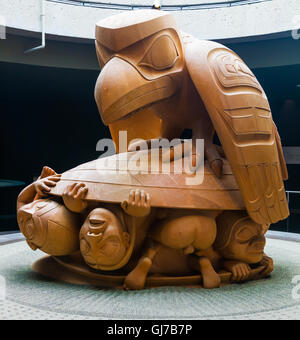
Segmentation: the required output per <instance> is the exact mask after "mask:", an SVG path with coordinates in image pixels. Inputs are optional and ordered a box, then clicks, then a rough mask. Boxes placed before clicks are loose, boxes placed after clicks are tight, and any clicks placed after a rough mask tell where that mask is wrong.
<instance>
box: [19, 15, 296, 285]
mask: <svg viewBox="0 0 300 340" xmlns="http://www.w3.org/2000/svg"><path fill="white" fill-rule="evenodd" d="M96 50H97V55H98V59H99V63H100V65H101V73H100V76H99V78H98V80H97V84H96V89H95V99H96V102H97V105H98V108H99V112H100V115H101V117H102V120H103V122H104V124H106V125H108V126H109V128H110V131H111V135H112V138H113V140H114V142H115V143H116V148H117V151H118V152H125V153H120V154H119V155H115V156H111V157H110V158H109V159H100V160H96V161H93V162H90V163H87V164H83V165H81V166H79V167H77V168H75V169H73V170H70V171H67V172H65V173H64V174H62V175H61V176H60V175H57V174H56V173H55V172H54V171H53V170H51V169H49V168H44V170H43V173H42V174H41V177H40V178H39V180H38V181H37V182H35V183H33V184H32V185H31V186H29V187H27V188H26V189H25V190H24V191H23V192H22V193H21V194H20V197H19V199H18V222H19V225H20V229H21V231H22V232H23V233H24V235H25V236H26V238H27V242H28V244H29V245H30V247H31V248H32V249H37V248H39V249H41V250H43V251H44V252H46V253H47V254H49V255H51V256H52V257H49V258H46V259H43V260H41V261H38V263H36V264H35V265H34V269H35V270H36V271H38V272H40V273H42V274H44V275H47V276H50V277H53V278H59V279H61V280H66V281H69V282H74V283H90V284H97V285H106V286H114V287H119V286H123V287H124V288H126V289H142V288H144V287H145V286H160V285H170V284H171V285H172V284H176V285H195V284H198V285H202V286H203V287H205V288H216V287H219V286H220V285H222V284H223V283H225V282H240V281H246V280H250V279H258V278H262V277H266V276H268V275H269V274H270V273H271V272H272V270H273V262H272V259H271V258H269V257H268V256H266V255H265V254H264V247H265V236H264V234H265V232H266V231H267V230H268V228H269V225H270V224H271V223H275V222H277V221H279V220H282V219H285V218H286V217H287V216H288V214H289V210H288V205H287V201H286V196H285V189H284V185H283V180H285V179H286V178H287V169H286V164H285V160H284V157H283V152H282V147H281V142H280V137H279V135H278V132H277V129H276V126H275V124H274V122H273V120H272V115H271V110H270V107H269V103H268V100H267V97H266V95H265V93H264V91H263V89H262V87H261V86H260V84H259V82H258V81H257V79H256V78H255V76H254V75H253V73H252V72H251V70H250V69H249V68H248V67H247V66H246V65H245V64H244V62H243V61H242V60H241V59H240V58H239V57H238V56H237V55H236V54H235V53H234V52H232V51H231V50H229V49H228V48H226V47H224V46H222V45H220V44H217V43H214V42H209V41H200V40H197V39H195V38H193V37H192V36H189V35H187V34H185V33H181V32H179V30H178V28H177V26H176V23H175V20H174V18H173V17H172V15H171V14H169V13H167V12H162V11H156V10H147V11H132V12H126V13H124V14H121V15H117V16H113V17H109V18H107V19H105V20H102V21H101V22H99V23H98V24H97V26H96ZM185 129H191V130H192V147H191V148H190V149H191V150H190V151H191V152H190V153H189V154H186V153H185V152H183V151H182V144H181V143H180V144H179V145H178V146H179V148H178V150H179V154H180V156H182V157H179V159H178V152H177V151H178V150H177V146H175V147H174V148H173V150H172V152H171V169H170V173H169V174H167V175H166V174H164V173H162V172H161V171H160V170H159V171H158V173H155V174H152V173H150V172H149V173H148V172H147V171H146V173H143V174H141V173H138V174H135V175H133V174H132V171H131V170H132V169H130V167H129V168H128V167H127V169H126V170H125V171H124V170H123V171H120V169H116V168H113V167H107V165H106V166H105V164H104V163H105V161H107V160H108V163H109V162H112V161H113V160H114V161H116V160H118V161H121V162H122V157H123V156H124V155H127V156H130V157H132V156H138V157H140V156H141V155H143V157H144V158H142V157H141V159H144V160H147V162H146V163H147V164H146V165H145V166H146V167H148V165H149V163H148V162H150V163H151V161H152V163H153V162H154V163H155V162H156V163H157V164H156V165H157V166H158V167H156V169H160V168H161V166H162V163H164V161H165V152H164V150H159V155H160V158H159V159H158V160H156V161H155V160H154V161H153V159H152V158H151V151H153V150H151V148H150V150H144V151H143V150H140V149H142V146H145V141H144V140H146V145H147V146H149V147H150V146H151V145H152V143H151V141H153V140H154V139H156V140H162V139H167V140H172V139H174V138H180V136H181V134H182V132H183V131H184V130H185ZM120 131H127V137H128V141H127V142H128V143H129V149H128V150H127V149H126V150H124V147H123V145H122V144H121V141H120V140H119V132H120ZM215 132H216V133H217V135H218V137H219V139H220V142H221V145H222V147H220V146H216V145H215V144H214V142H213V138H214V134H215ZM198 139H203V140H204V155H205V166H204V181H203V182H202V183H201V184H197V185H194V186H188V185H187V184H186V181H185V180H186V179H187V178H189V177H191V176H192V175H191V174H189V173H186V172H183V173H182V174H177V173H176V171H175V170H174V169H175V167H176V164H177V163H178V162H181V161H182V158H183V159H185V158H190V160H191V162H192V163H193V164H194V165H196V169H197V167H198V168H199V167H201V166H202V165H201V164H200V163H199V159H201V155H199V151H198V150H197V148H196V147H195V146H196V145H197V142H196V141H197V140H198ZM183 144H184V145H185V143H183ZM139 150H140V151H139ZM183 150H184V148H183ZM127 151H130V152H129V153H126V152H127ZM130 157H129V158H130ZM142 163H143V162H142ZM147 169H148V168H147Z"/></svg>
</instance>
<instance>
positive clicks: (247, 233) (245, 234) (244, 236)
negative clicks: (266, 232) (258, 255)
mask: <svg viewBox="0 0 300 340" xmlns="http://www.w3.org/2000/svg"><path fill="white" fill-rule="evenodd" d="M254 236H255V235H254V233H253V231H251V230H250V229H249V228H243V229H242V230H240V231H239V232H238V234H237V235H236V239H237V240H238V241H239V242H241V243H247V242H249V241H250V240H251V239H252V237H254Z"/></svg>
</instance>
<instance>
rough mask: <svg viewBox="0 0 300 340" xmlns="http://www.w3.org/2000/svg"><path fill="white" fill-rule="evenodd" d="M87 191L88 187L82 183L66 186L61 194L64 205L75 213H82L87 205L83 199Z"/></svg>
mask: <svg viewBox="0 0 300 340" xmlns="http://www.w3.org/2000/svg"><path fill="white" fill-rule="evenodd" d="M87 193H88V188H87V187H86V186H85V184H84V183H74V184H72V185H70V186H68V187H67V189H66V190H65V192H64V193H63V195H62V197H63V200H64V204H65V206H66V207H67V208H68V209H69V210H71V211H73V212H75V213H82V212H83V211H84V210H85V209H86V207H87V202H86V201H85V200H84V198H85V197H86V195H87Z"/></svg>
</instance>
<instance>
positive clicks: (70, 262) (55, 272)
mask: <svg viewBox="0 0 300 340" xmlns="http://www.w3.org/2000/svg"><path fill="white" fill-rule="evenodd" d="M32 269H33V271H34V272H36V273H38V274H40V275H42V276H44V277H46V278H49V279H51V280H55V281H61V282H67V283H71V284H77V285H90V286H94V287H103V288H116V289H122V288H123V283H124V279H125V276H126V275H125V274H110V273H103V272H96V271H93V270H92V269H90V268H89V267H87V266H86V265H85V264H84V263H81V262H80V261H75V260H74V258H73V257H72V256H63V257H52V256H47V257H43V258H41V259H40V260H38V261H36V262H35V263H34V264H33V265H32ZM263 269H264V267H263V266H260V267H257V268H255V269H252V272H251V275H250V276H249V278H248V279H247V281H250V280H258V279H261V278H262V276H261V275H260V273H261V272H262V271H263ZM219 276H220V279H221V286H224V285H226V284H230V283H232V281H231V273H229V272H225V271H222V272H219ZM201 283H202V277H201V275H189V276H163V275H152V276H149V277H148V278H147V281H146V285H145V287H146V288H154V287H163V286H183V287H199V288H201V287H202V285H201Z"/></svg>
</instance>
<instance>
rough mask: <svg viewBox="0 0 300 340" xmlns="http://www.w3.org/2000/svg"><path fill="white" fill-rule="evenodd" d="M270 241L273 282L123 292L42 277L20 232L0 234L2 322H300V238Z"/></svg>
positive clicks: (272, 236) (273, 236)
mask: <svg viewBox="0 0 300 340" xmlns="http://www.w3.org/2000/svg"><path fill="white" fill-rule="evenodd" d="M268 237H269V240H268V242H267V249H266V252H267V253H268V255H270V256H272V257H273V258H274V261H275V271H274V273H273V274H272V277H271V278H270V279H266V280H261V281H253V282H249V283H245V284H239V285H237V284H235V285H229V286H225V287H223V288H221V289H216V290H204V289H199V288H198V289H197V288H181V287H163V288H157V289H147V290H143V291H139V292H124V291H116V290H110V289H96V288H93V287H87V286H76V285H70V284H65V283H60V282H53V281H50V280H47V279H45V278H42V277H40V276H38V275H36V274H34V273H33V272H32V270H31V268H30V267H31V264H32V263H33V262H34V261H36V260H37V259H39V258H41V257H42V256H44V255H43V254H42V253H41V252H39V251H38V252H33V251H31V249H29V248H28V246H27V245H26V243H25V242H24V241H23V242H21V241H22V236H21V235H20V234H18V233H11V234H8V235H6V234H0V245H1V246H0V319H6V320H12V319H17V320H45V319H46V320H87V319H88V320H90V319H91V320H105V319H109V320H113V319H130V320H133V319H161V320H172V319H180V320H191V319H197V320H201V319H204V320H208V319H217V320H286V319H292V320H300V288H299V290H298V291H297V289H296V283H297V282H296V281H297V278H298V279H299V281H298V282H300V244H299V241H300V237H299V235H293V234H291V235H288V234H285V235H280V233H276V232H275V233H274V232H270V233H269V234H268ZM283 238H284V239H285V240H283ZM15 241H17V242H15ZM293 280H294V281H293ZM293 293H294V294H293ZM298 295H299V297H298Z"/></svg>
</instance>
